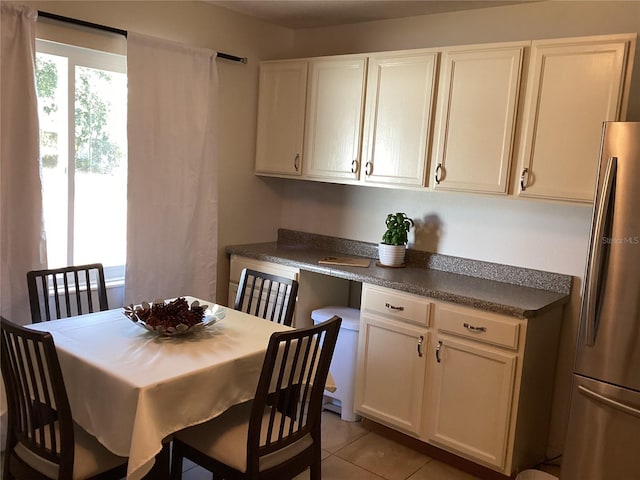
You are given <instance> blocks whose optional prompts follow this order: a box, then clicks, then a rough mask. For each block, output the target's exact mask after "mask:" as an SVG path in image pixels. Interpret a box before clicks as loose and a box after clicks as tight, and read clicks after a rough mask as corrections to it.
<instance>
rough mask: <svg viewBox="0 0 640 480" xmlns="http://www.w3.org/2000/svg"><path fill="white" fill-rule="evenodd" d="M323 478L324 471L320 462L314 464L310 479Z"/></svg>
mask: <svg viewBox="0 0 640 480" xmlns="http://www.w3.org/2000/svg"><path fill="white" fill-rule="evenodd" d="M321 478H322V469H321V467H320V462H314V463H312V464H311V467H310V469H309V479H310V480H321Z"/></svg>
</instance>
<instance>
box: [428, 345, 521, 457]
mask: <svg viewBox="0 0 640 480" xmlns="http://www.w3.org/2000/svg"><path fill="white" fill-rule="evenodd" d="M435 356H436V357H437V359H436V361H435V362H433V363H432V365H433V368H432V369H431V371H430V375H431V377H430V379H431V382H430V383H429V399H428V405H429V407H428V408H427V411H428V416H427V418H426V420H427V421H426V432H425V433H426V437H427V439H428V441H429V442H431V443H433V444H435V445H438V446H442V447H443V448H448V449H451V450H454V451H456V452H458V453H461V454H464V455H466V456H468V457H470V458H473V459H475V460H479V461H482V463H484V464H488V465H491V466H495V467H499V468H502V467H503V465H504V460H505V458H506V453H507V452H506V451H507V440H508V438H509V424H510V419H511V411H512V408H511V405H512V399H513V386H514V381H515V376H516V365H517V363H518V362H517V357H516V354H514V353H508V352H502V351H500V349H497V348H491V347H487V346H484V345H476V344H474V342H469V341H461V340H457V339H455V338H453V337H449V336H446V335H440V334H439V335H437V337H436V347H435Z"/></svg>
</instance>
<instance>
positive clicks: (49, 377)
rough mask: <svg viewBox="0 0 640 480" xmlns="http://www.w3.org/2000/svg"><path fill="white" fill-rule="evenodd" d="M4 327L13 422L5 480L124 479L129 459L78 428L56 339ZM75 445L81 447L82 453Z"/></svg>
mask: <svg viewBox="0 0 640 480" xmlns="http://www.w3.org/2000/svg"><path fill="white" fill-rule="evenodd" d="M0 327H1V328H0V368H1V369H2V379H3V381H4V385H5V390H6V394H7V417H8V422H7V445H6V451H5V454H4V466H3V478H6V479H15V480H51V479H52V478H54V479H58V480H73V479H74V478H84V479H87V480H88V479H93V480H98V479H100V480H107V479H109V480H116V479H121V478H123V477H124V476H125V475H126V473H127V459H126V458H123V457H117V456H115V455H113V454H112V453H111V452H109V451H108V450H106V449H105V447H103V446H102V445H101V444H100V443H99V442H98V441H97V440H96V439H95V438H94V437H92V436H91V435H89V434H88V433H86V432H85V431H84V430H82V429H81V428H80V427H79V426H77V425H76V424H75V423H74V421H73V417H72V416H71V408H70V406H69V399H68V397H67V390H66V388H65V386H64V380H63V377H62V370H61V368H60V362H59V361H58V353H57V351H56V347H55V344H54V342H53V337H52V336H51V334H50V333H49V332H40V331H37V330H31V329H29V328H25V327H21V326H19V325H16V324H14V323H12V322H10V321H9V320H7V319H6V318H4V317H0ZM76 441H77V442H78V444H79V445H82V447H81V449H79V450H76ZM76 467H77V468H76ZM75 473H77V475H75Z"/></svg>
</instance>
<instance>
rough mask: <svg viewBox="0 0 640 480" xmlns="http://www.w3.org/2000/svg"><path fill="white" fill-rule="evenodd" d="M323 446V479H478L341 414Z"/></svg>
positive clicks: (192, 469) (198, 471) (193, 469)
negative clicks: (346, 419)
mask: <svg viewBox="0 0 640 480" xmlns="http://www.w3.org/2000/svg"><path fill="white" fill-rule="evenodd" d="M322 446H323V451H322V459H323V460H322V479H323V480H381V479H386V480H473V479H475V478H476V477H474V476H473V475H469V474H468V473H465V472H462V471H460V470H458V469H456V468H454V467H452V466H450V465H447V464H445V463H442V462H439V461H438V460H434V459H432V458H430V457H428V456H426V455H423V454H421V453H418V452H416V451H415V450H412V449H410V448H407V447H405V446H403V445H400V444H398V443H395V442H393V441H391V440H388V439H386V438H384V437H381V436H380V435H378V434H375V433H373V432H370V431H368V430H366V429H364V428H363V427H362V425H361V424H360V422H343V421H342V420H340V416H339V415H337V414H335V413H332V412H327V411H325V412H323V414H322ZM2 457H4V455H2ZM2 460H4V458H2ZM1 464H2V462H0V465H1ZM542 469H543V470H545V471H547V472H549V473H551V474H553V475H555V476H556V477H559V476H560V474H559V468H558V467H555V466H548V467H545V468H542ZM183 472H184V473H183V476H182V478H183V479H184V480H211V474H210V473H209V472H208V471H206V470H205V469H203V468H202V467H199V466H197V465H195V464H194V463H192V462H190V461H188V460H185V462H184V468H183ZM1 478H2V471H1V470H0V479H1ZM308 479H309V472H308V471H307V472H304V473H302V474H301V475H298V476H297V477H296V479H295V480H308Z"/></svg>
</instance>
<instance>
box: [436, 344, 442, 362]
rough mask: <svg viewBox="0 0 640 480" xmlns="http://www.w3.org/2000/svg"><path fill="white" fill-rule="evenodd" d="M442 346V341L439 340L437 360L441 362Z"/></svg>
mask: <svg viewBox="0 0 640 480" xmlns="http://www.w3.org/2000/svg"><path fill="white" fill-rule="evenodd" d="M441 348H442V341H441V340H438V344H437V345H436V361H437V362H438V363H440V362H441V361H442V359H441V358H440V349H441Z"/></svg>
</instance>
